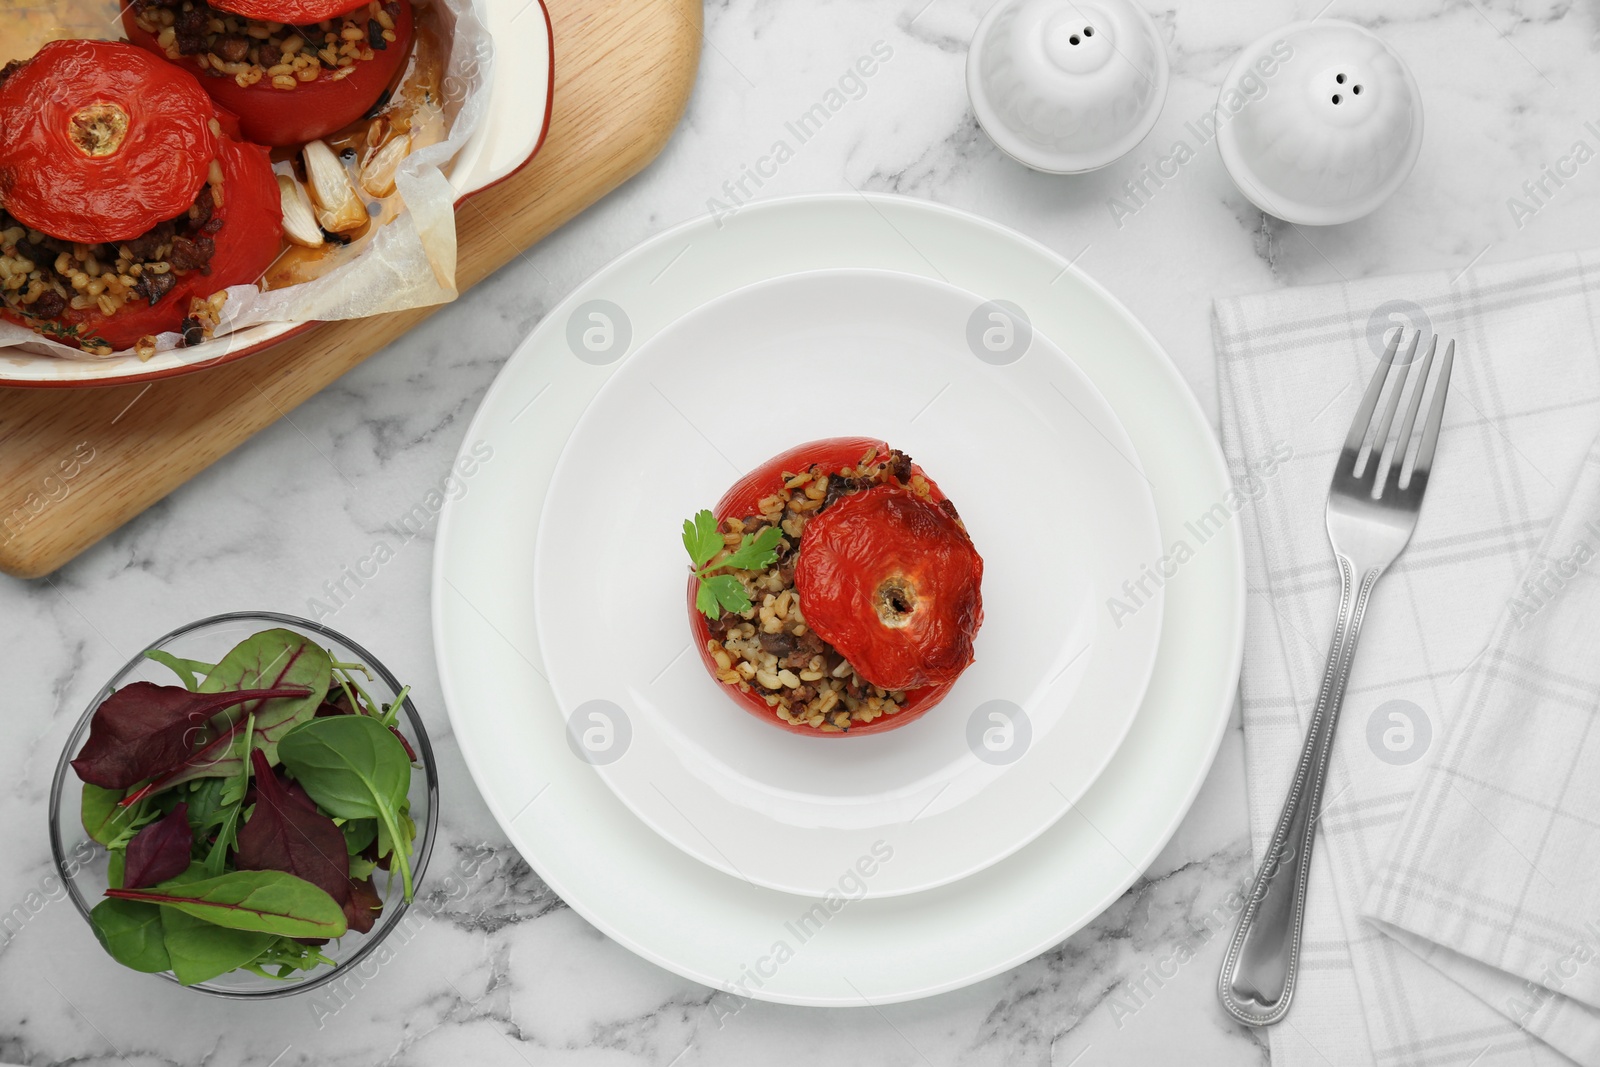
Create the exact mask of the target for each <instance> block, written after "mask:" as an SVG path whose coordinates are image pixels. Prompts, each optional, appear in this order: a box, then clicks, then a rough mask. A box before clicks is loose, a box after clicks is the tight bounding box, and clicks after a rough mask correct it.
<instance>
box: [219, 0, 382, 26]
mask: <svg viewBox="0 0 1600 1067" xmlns="http://www.w3.org/2000/svg"><path fill="white" fill-rule="evenodd" d="M364 3H366V0H223V2H222V3H220V4H212V5H211V6H212V7H214V8H216V9H217V10H219V11H228V12H231V13H232V14H235V15H243V16H244V17H245V18H247V19H258V20H260V21H261V22H284V23H288V24H290V25H294V26H309V25H311V23H313V22H321V21H322V20H323V19H332V18H338V17H339V16H340V15H343V14H345V13H346V12H349V11H354V10H355V9H356V8H358V7H360V6H361V5H362V4H364Z"/></svg>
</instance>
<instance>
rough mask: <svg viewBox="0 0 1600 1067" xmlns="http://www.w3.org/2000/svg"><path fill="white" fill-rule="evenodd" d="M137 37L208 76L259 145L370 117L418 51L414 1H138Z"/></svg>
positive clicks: (128, 23)
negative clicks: (413, 49)
mask: <svg viewBox="0 0 1600 1067" xmlns="http://www.w3.org/2000/svg"><path fill="white" fill-rule="evenodd" d="M122 24H123V28H124V29H125V30H126V32H127V34H128V40H129V41H132V42H133V43H134V44H136V45H139V46H140V47H142V48H146V49H149V50H150V51H151V52H154V53H155V54H157V55H160V56H162V57H164V58H166V59H167V60H169V61H171V62H172V63H174V64H176V65H177V66H180V67H182V68H183V69H185V70H188V71H189V72H190V73H192V74H194V75H196V76H197V77H198V78H199V80H200V85H201V87H202V88H204V89H205V91H206V92H207V93H209V94H210V95H211V98H212V99H213V100H215V101H216V102H217V103H219V104H221V105H222V106H223V107H225V108H227V109H228V110H229V111H232V112H233V113H234V114H236V115H238V116H239V125H240V128H241V129H242V130H243V131H244V135H245V137H246V138H248V139H249V140H251V141H255V142H256V143H257V144H264V145H274V146H283V145H295V144H301V143H304V142H306V141H314V140H316V139H317V138H319V137H325V136H327V135H328V134H330V133H333V132H334V131H335V130H339V129H342V128H343V127H345V126H348V125H349V124H350V123H352V122H354V121H356V120H357V119H359V118H361V116H362V115H364V114H366V113H367V112H368V111H370V110H371V109H372V108H373V105H375V104H377V103H379V102H380V100H381V99H382V98H383V97H384V95H385V94H386V93H387V92H388V91H389V89H390V86H391V85H392V84H393V83H394V80H395V78H396V76H397V74H398V73H399V71H400V69H401V67H402V65H403V64H404V63H405V60H406V57H407V55H408V53H409V52H410V50H411V43H412V37H413V32H414V31H413V27H414V19H413V14H412V9H411V0H356V2H355V3H352V2H351V0H217V2H216V3H214V4H213V3H208V2H207V0H133V2H132V3H131V4H128V5H127V6H126V7H125V8H124V9H123V13H122Z"/></svg>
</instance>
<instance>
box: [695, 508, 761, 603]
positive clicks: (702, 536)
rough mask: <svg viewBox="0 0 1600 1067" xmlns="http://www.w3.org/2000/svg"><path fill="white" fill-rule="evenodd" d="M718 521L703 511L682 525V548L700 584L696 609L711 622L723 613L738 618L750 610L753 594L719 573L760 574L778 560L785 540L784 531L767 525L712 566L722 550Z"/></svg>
mask: <svg viewBox="0 0 1600 1067" xmlns="http://www.w3.org/2000/svg"><path fill="white" fill-rule="evenodd" d="M718 530H719V527H718V525H717V521H716V518H715V517H714V516H713V515H712V514H711V512H710V511H701V512H699V513H698V514H696V515H695V517H694V518H693V519H692V520H690V521H687V522H685V523H684V524H683V547H685V548H687V549H688V550H689V558H690V559H691V560H693V561H694V566H695V567H696V568H698V569H697V570H696V571H695V572H694V574H695V577H696V578H697V579H699V582H700V585H699V587H698V588H697V589H696V590H695V594H694V606H695V610H696V611H698V612H700V613H701V614H702V615H704V616H706V617H707V618H709V619H720V618H721V617H722V613H723V612H724V611H731V612H733V613H734V614H735V615H737V614H739V613H740V612H744V611H749V610H750V595H749V594H748V593H747V592H745V588H744V583H743V582H741V581H739V579H738V578H735V577H734V576H733V575H731V574H716V575H715V576H713V572H715V571H721V570H736V571H761V570H766V569H767V568H768V567H770V566H772V565H773V564H774V563H776V562H777V561H778V542H779V541H781V540H783V529H782V528H781V527H778V526H768V527H766V528H764V529H762V530H761V532H760V533H754V534H745V535H744V537H743V538H742V539H741V540H740V541H739V545H738V547H737V548H735V549H734V550H733V551H732V552H730V553H728V555H727V557H726V558H725V559H723V560H721V561H720V562H717V563H711V560H712V559H713V558H714V557H715V556H716V554H717V553H718V552H720V551H722V547H723V546H722V534H721V533H719V532H718Z"/></svg>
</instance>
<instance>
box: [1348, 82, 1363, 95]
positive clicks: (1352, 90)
mask: <svg viewBox="0 0 1600 1067" xmlns="http://www.w3.org/2000/svg"><path fill="white" fill-rule="evenodd" d="M1350 91H1351V92H1352V93H1355V94H1356V95H1357V96H1360V95H1361V86H1359V85H1358V86H1356V87H1355V88H1354V89H1351V90H1350Z"/></svg>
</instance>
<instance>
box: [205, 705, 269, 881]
mask: <svg viewBox="0 0 1600 1067" xmlns="http://www.w3.org/2000/svg"><path fill="white" fill-rule="evenodd" d="M255 727H256V717H255V715H254V714H250V715H247V716H246V717H245V720H244V734H243V735H242V736H241V738H240V740H241V741H243V748H242V749H241V751H244V752H248V751H250V748H251V746H252V745H254V744H255ZM226 781H227V783H228V784H227V785H226V786H225V787H224V788H223V790H222V795H221V797H220V798H219V803H220V804H221V806H222V807H221V811H222V818H221V822H220V823H219V824H218V826H217V839H216V841H215V842H214V843H213V844H212V846H211V851H210V852H209V853H207V854H206V860H205V863H206V873H207V874H210V875H219V874H221V873H222V867H223V864H224V863H226V862H227V859H228V849H230V848H233V847H237V845H238V843H239V820H240V819H241V818H242V817H243V816H244V801H245V796H246V795H247V794H248V793H249V792H250V761H249V760H240V761H239V772H238V774H236V775H235V776H233V777H230V778H228V779H226Z"/></svg>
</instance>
